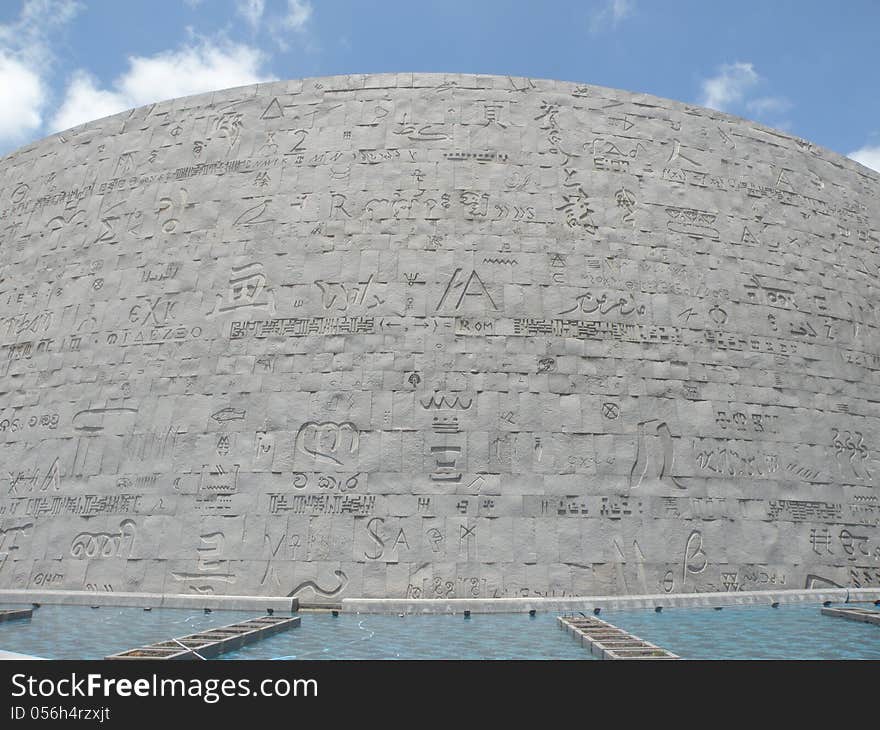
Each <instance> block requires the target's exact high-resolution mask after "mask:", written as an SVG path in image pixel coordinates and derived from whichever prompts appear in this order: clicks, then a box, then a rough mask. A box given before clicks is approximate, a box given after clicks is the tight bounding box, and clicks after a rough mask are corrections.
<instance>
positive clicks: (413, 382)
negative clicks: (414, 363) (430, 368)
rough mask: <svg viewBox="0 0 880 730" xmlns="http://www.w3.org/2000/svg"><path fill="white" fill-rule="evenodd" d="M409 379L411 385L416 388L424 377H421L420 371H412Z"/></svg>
mask: <svg viewBox="0 0 880 730" xmlns="http://www.w3.org/2000/svg"><path fill="white" fill-rule="evenodd" d="M407 380H408V381H409V383H410V385H412V387H413V388H415V387H416V386H417V385H418V384H419V383H421V382H422V379H421V377H419V374H418V373H412V374H411V375H410V376H409V377H408V378H407Z"/></svg>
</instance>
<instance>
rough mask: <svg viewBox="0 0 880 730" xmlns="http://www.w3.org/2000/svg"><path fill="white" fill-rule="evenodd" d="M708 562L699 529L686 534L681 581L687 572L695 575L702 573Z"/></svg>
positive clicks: (685, 578)
mask: <svg viewBox="0 0 880 730" xmlns="http://www.w3.org/2000/svg"><path fill="white" fill-rule="evenodd" d="M708 564H709V561H708V559H707V558H706V553H705V552H703V534H702V533H701V532H700V531H699V530H694V531H693V532H691V534H690V535H688V539H687V543H685V547H684V560H683V561H682V573H681V579H682V582H685V581H686V580H687V576H688V573H691V574H693V575H697V574H698V573H702V572H703V571H704V570H705V569H706V566H707V565H708Z"/></svg>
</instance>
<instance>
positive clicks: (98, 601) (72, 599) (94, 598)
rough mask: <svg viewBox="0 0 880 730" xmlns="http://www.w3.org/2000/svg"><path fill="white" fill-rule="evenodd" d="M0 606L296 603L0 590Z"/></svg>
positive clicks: (242, 607)
mask: <svg viewBox="0 0 880 730" xmlns="http://www.w3.org/2000/svg"><path fill="white" fill-rule="evenodd" d="M0 603H45V604H62V605H68V606H132V607H137V608H196V609H204V608H210V609H212V610H213V609H218V610H222V609H225V610H229V611H260V612H263V611H266V609H269V608H271V609H272V610H273V611H290V612H294V611H296V610H297V609H298V608H299V600H298V599H296V598H290V597H289V596H194V595H191V594H186V593H164V594H163V593H96V592H94V591H30V590H0Z"/></svg>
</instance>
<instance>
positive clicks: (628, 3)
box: [590, 0, 635, 34]
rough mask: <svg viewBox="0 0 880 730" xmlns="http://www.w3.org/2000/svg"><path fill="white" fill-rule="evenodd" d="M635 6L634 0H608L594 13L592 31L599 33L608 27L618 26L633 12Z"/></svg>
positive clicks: (591, 21) (591, 23)
mask: <svg viewBox="0 0 880 730" xmlns="http://www.w3.org/2000/svg"><path fill="white" fill-rule="evenodd" d="M634 8H635V3H634V2H633V0H607V2H606V3H605V4H604V5H603V6H602V7H601V8H600V9H599V10H597V11H595V12H594V13H593V17H592V18H591V19H590V33H594V34H595V33H599V32H600V31H602V30H605V29H606V28H608V27H611V28H616V27H617V26H618V24H619V23H620V22H621V21H623V20H626V19H627V18H628V17H629V16H630V15H632V14H633V10H634Z"/></svg>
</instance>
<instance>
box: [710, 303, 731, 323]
mask: <svg viewBox="0 0 880 730" xmlns="http://www.w3.org/2000/svg"><path fill="white" fill-rule="evenodd" d="M709 316H710V317H711V318H712V321H713V322H715V324H724V323H725V322H727V312H725V311H724V310H723V309H722V308H721V307H719V306H718V305H717V304H716V305H715V306H714V307H712V309H710V310H709Z"/></svg>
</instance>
